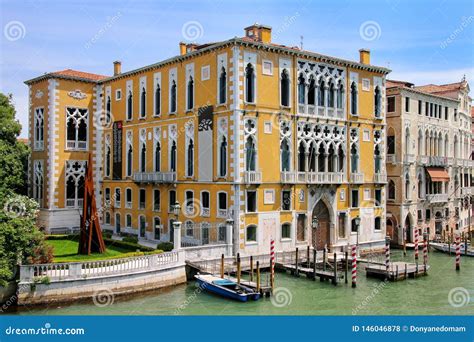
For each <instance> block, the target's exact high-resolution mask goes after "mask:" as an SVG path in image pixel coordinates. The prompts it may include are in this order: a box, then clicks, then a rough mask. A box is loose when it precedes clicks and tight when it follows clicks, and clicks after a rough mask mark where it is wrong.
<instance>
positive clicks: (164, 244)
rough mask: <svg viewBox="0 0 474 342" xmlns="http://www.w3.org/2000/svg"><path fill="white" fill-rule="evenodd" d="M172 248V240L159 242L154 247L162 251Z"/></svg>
mask: <svg viewBox="0 0 474 342" xmlns="http://www.w3.org/2000/svg"><path fill="white" fill-rule="evenodd" d="M173 248H174V245H173V243H172V242H160V243H159V244H158V246H156V249H161V250H162V251H165V252H169V251H172V250H173Z"/></svg>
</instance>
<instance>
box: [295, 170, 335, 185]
mask: <svg viewBox="0 0 474 342" xmlns="http://www.w3.org/2000/svg"><path fill="white" fill-rule="evenodd" d="M343 180H344V173H343V172H297V173H296V182H297V183H302V184H341V183H342V182H343Z"/></svg>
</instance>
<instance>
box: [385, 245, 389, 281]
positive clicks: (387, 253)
mask: <svg viewBox="0 0 474 342" xmlns="http://www.w3.org/2000/svg"><path fill="white" fill-rule="evenodd" d="M385 271H386V272H387V276H388V272H389V271H390V236H386V237H385Z"/></svg>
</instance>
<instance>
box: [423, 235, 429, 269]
mask: <svg viewBox="0 0 474 342" xmlns="http://www.w3.org/2000/svg"><path fill="white" fill-rule="evenodd" d="M423 264H424V265H425V271H426V265H427V264H428V233H427V232H424V233H423Z"/></svg>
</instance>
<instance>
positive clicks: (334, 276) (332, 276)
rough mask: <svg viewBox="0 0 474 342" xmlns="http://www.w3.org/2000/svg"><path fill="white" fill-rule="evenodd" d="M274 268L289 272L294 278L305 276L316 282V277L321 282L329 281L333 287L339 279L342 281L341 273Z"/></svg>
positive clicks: (282, 266)
mask: <svg viewBox="0 0 474 342" xmlns="http://www.w3.org/2000/svg"><path fill="white" fill-rule="evenodd" d="M275 267H276V268H277V270H282V271H289V272H290V273H291V274H292V275H294V276H299V275H300V274H304V275H306V277H307V278H309V279H312V280H316V277H318V278H319V279H320V280H321V281H325V280H330V281H331V282H332V283H333V284H334V285H336V284H337V282H338V280H339V279H343V278H344V275H343V274H342V273H337V272H334V270H322V269H320V268H316V269H314V268H311V267H310V268H308V267H304V266H300V265H298V267H296V265H289V264H287V265H283V264H276V265H275Z"/></svg>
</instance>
